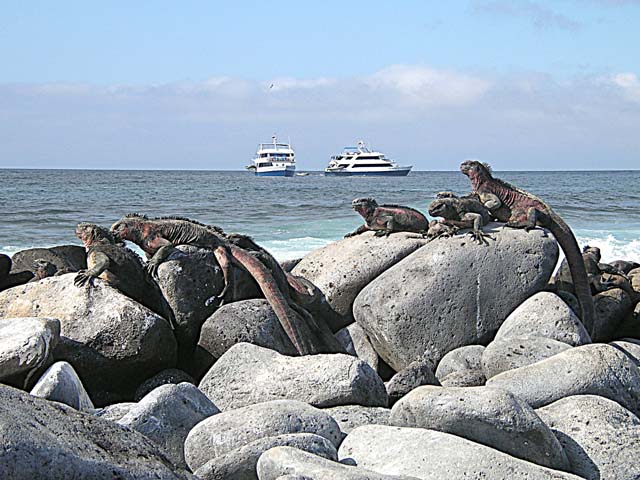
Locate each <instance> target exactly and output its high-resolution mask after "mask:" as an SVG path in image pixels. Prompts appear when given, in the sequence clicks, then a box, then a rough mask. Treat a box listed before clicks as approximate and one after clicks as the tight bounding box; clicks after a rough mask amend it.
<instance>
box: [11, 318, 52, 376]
mask: <svg viewBox="0 0 640 480" xmlns="http://www.w3.org/2000/svg"><path fill="white" fill-rule="evenodd" d="M59 340H60V321H59V320H57V319H55V318H36V317H22V318H0V381H3V380H5V379H7V378H9V377H11V376H14V375H19V374H23V373H27V372H29V371H32V370H34V369H36V368H39V367H41V366H43V365H44V364H45V363H46V362H47V360H48V359H49V358H50V354H51V352H52V351H53V349H54V348H55V347H56V345H57V344H58V341H59ZM20 386H22V385H20Z"/></svg>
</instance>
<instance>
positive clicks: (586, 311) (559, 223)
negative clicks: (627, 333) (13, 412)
mask: <svg viewBox="0 0 640 480" xmlns="http://www.w3.org/2000/svg"><path fill="white" fill-rule="evenodd" d="M545 220H547V221H545V222H544V223H545V225H544V226H545V227H546V228H548V229H549V230H550V231H551V233H553V236H554V237H556V240H557V241H558V243H559V244H560V247H561V248H562V251H563V252H564V254H565V256H566V257H567V263H568V264H569V270H570V271H571V279H572V280H573V288H574V290H575V293H576V297H577V298H578V304H579V305H580V310H581V312H582V315H581V320H582V323H583V325H584V326H585V328H586V329H587V331H588V332H589V334H590V335H591V336H592V337H593V335H594V333H595V332H594V328H595V318H594V317H595V310H594V306H593V297H592V296H591V287H590V286H589V279H588V277H587V270H586V268H585V266H584V260H583V259H582V252H581V251H580V247H579V246H578V241H577V240H576V237H575V236H574V235H573V232H572V231H571V228H569V225H567V224H566V223H565V222H564V220H562V218H560V216H558V215H557V214H556V213H555V212H553V211H551V212H549V214H548V219H547V218H545Z"/></svg>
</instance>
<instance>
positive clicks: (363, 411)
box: [324, 405, 391, 439]
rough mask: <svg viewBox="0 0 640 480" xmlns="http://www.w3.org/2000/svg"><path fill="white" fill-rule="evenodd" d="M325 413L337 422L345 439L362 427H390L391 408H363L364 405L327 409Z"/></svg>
mask: <svg viewBox="0 0 640 480" xmlns="http://www.w3.org/2000/svg"><path fill="white" fill-rule="evenodd" d="M324 411H325V412H327V413H328V414H329V415H331V416H332V417H333V419H334V420H335V421H336V423H337V424H338V426H339V427H340V431H341V432H342V438H343V439H344V437H346V436H347V435H348V434H349V432H351V430H353V429H354V428H357V427H361V426H362V425H388V424H389V416H390V415H391V409H389V408H383V407H363V406H362V405H341V406H339V407H331V408H325V409H324Z"/></svg>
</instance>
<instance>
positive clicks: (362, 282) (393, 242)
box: [292, 232, 426, 318]
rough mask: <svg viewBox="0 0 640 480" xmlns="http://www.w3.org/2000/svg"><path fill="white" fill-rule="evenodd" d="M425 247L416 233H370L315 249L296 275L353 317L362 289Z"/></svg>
mask: <svg viewBox="0 0 640 480" xmlns="http://www.w3.org/2000/svg"><path fill="white" fill-rule="evenodd" d="M425 244H426V240H424V239H422V238H420V237H419V235H416V234H415V233H407V232H399V233H394V234H393V235H390V236H389V237H386V238H384V237H375V236H374V232H366V233H363V234H362V235H357V236H355V237H350V238H345V239H343V240H339V241H337V242H333V243H330V244H329V245H327V246H326V247H323V248H319V249H318V250H314V251H313V252H311V253H309V254H308V255H307V256H305V257H304V258H303V259H302V260H301V261H300V263H298V265H296V267H295V268H294V269H293V270H292V273H293V274H294V275H299V276H301V277H304V278H306V279H307V280H310V281H311V282H313V284H314V285H316V286H317V287H318V288H319V289H320V290H321V291H322V293H324V294H325V296H326V297H327V301H328V302H329V304H330V305H331V307H333V309H334V310H335V311H336V312H337V313H339V314H340V315H344V316H345V317H347V318H351V306H352V305H353V301H354V300H355V298H356V296H357V295H358V293H359V292H360V290H362V289H363V288H364V287H365V286H366V285H367V284H368V283H369V282H371V281H372V280H373V279H374V278H376V277H377V276H378V275H380V274H381V273H382V272H384V271H385V270H387V269H388V268H389V267H391V266H392V265H394V264H396V263H398V262H399V261H400V260H402V259H403V258H404V257H406V256H407V255H409V254H410V253H412V252H414V251H415V250H417V249H418V248H420V247H421V246H423V245H425Z"/></svg>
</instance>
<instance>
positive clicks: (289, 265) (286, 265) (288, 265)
mask: <svg viewBox="0 0 640 480" xmlns="http://www.w3.org/2000/svg"><path fill="white" fill-rule="evenodd" d="M300 260H302V258H295V259H293V260H283V261H282V262H280V266H281V267H282V270H284V271H285V272H291V270H293V269H294V268H295V267H296V265H298V264H299V263H300Z"/></svg>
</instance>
